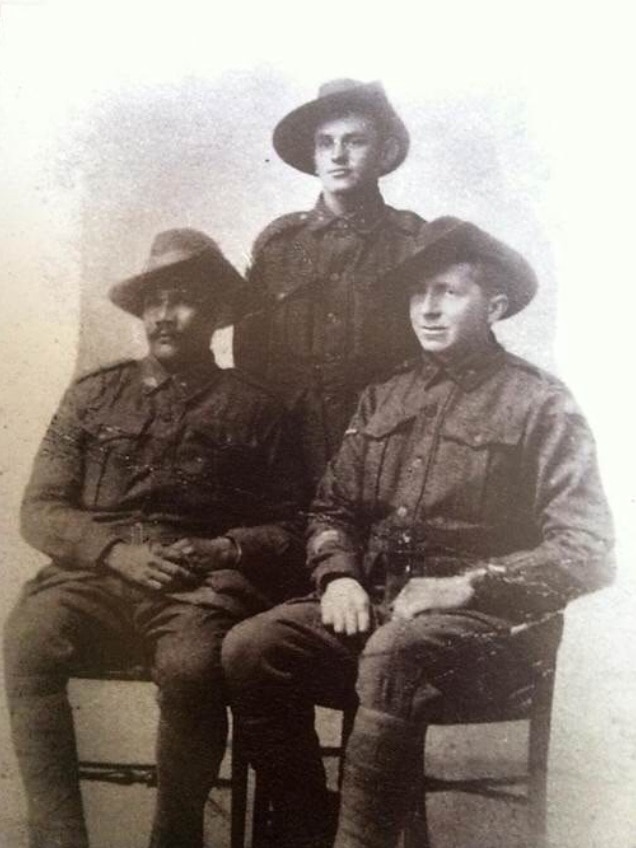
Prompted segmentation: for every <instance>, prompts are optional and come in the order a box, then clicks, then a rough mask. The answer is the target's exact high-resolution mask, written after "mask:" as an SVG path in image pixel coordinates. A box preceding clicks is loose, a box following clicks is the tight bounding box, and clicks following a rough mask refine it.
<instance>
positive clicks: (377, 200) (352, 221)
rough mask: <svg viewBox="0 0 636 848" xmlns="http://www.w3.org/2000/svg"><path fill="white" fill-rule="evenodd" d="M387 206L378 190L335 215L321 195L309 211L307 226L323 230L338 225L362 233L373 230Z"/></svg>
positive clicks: (314, 229)
mask: <svg viewBox="0 0 636 848" xmlns="http://www.w3.org/2000/svg"><path fill="white" fill-rule="evenodd" d="M386 210H387V206H386V204H385V202H384V200H383V199H382V195H381V194H380V192H379V190H376V191H375V192H373V193H372V194H371V195H370V196H369V197H366V198H365V199H364V201H362V202H361V203H360V205H359V206H357V207H356V208H355V209H354V210H353V211H351V212H347V214H346V215H336V214H335V212H332V211H331V209H329V207H328V206H327V204H326V203H325V199H324V197H323V196H322V195H320V197H319V198H318V202H317V203H316V205H315V206H314V208H313V209H312V210H311V212H309V216H308V228H309V230H311V231H312V232H317V231H320V230H325V229H327V228H328V227H339V228H341V229H352V230H355V231H356V232H357V233H360V234H362V235H364V234H365V233H370V232H371V231H372V230H374V229H375V228H376V227H377V226H378V224H379V223H380V221H381V220H382V219H383V218H384V216H385V214H386Z"/></svg>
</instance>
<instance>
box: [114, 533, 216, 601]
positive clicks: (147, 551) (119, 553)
mask: <svg viewBox="0 0 636 848" xmlns="http://www.w3.org/2000/svg"><path fill="white" fill-rule="evenodd" d="M104 564H105V565H106V566H107V567H108V568H110V569H111V570H112V571H115V572H116V573H117V574H119V575H120V576H121V577H123V578H124V580H128V581H130V582H131V583H136V584H137V585H138V586H143V587H144V589H154V591H156V592H171V591H178V590H179V589H183V588H184V587H185V586H189V585H192V583H193V582H196V583H198V582H199V578H197V577H195V576H194V575H193V574H192V573H191V572H190V571H188V569H187V568H184V567H183V566H182V565H178V564H177V563H175V562H171V561H170V560H169V559H165V558H164V557H162V556H161V555H160V553H159V552H158V551H157V552H155V549H154V548H153V546H152V545H151V544H144V545H127V544H125V543H124V542H118V543H117V544H116V545H113V547H112V548H111V549H110V551H109V552H108V553H107V555H106V557H105V558H104Z"/></svg>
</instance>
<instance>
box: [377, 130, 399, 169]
mask: <svg viewBox="0 0 636 848" xmlns="http://www.w3.org/2000/svg"><path fill="white" fill-rule="evenodd" d="M399 153H400V143H399V141H398V140H397V138H395V136H392V135H389V136H387V137H386V138H385V139H384V141H383V142H382V151H381V153H380V167H381V169H382V170H383V171H388V170H390V168H391V165H392V164H393V163H394V162H395V160H396V159H397V157H398V155H399Z"/></svg>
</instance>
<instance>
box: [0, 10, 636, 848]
mask: <svg viewBox="0 0 636 848" xmlns="http://www.w3.org/2000/svg"><path fill="white" fill-rule="evenodd" d="M630 23H631V21H630V19H629V14H628V5H627V4H624V5H623V4H618V3H604V4H596V3H595V4H585V3H577V4H575V3H561V4H556V3H554V4H552V5H549V4H547V3H545V4H544V3H533V4H526V3H518V2H508V3H499V2H481V3H473V4H471V3H468V2H466V3H448V4H446V5H444V6H443V7H442V6H441V4H439V3H427V2H413V3H410V2H402V1H401V0H398V2H393V3H391V4H377V6H372V4H370V3H361V2H349V3H336V2H332V0H329V2H326V0H325V2H322V3H293V4H292V3H285V2H269V3H261V4H258V5H257V4H255V3H254V4H251V3H244V2H240V3H226V4H213V3H209V4H208V3H193V2H182V3H179V4H178V5H176V4H175V5H173V4H162V3H157V2H155V3H153V4H149V3H134V2H129V3H125V4H124V3H122V4H119V3H108V4H106V3H91V2H84V3H81V4H80V3H63V2H49V3H47V2H2V3H0V126H1V136H0V152H1V155H2V168H1V170H0V188H1V192H2V193H1V197H2V200H3V204H2V210H3V215H2V225H1V230H0V242H1V245H2V253H1V254H0V257H1V259H0V282H1V287H0V327H1V335H0V340H1V341H0V344H1V346H2V347H1V351H2V356H1V357H0V375H1V378H2V395H1V401H0V402H1V408H2V421H1V427H2V430H1V431H0V432H1V436H2V444H1V449H2V454H1V456H0V472H1V474H0V486H1V487H2V501H1V505H0V521H1V527H0V553H1V555H2V574H3V578H2V589H3V591H2V600H1V601H0V607H1V609H0V614H2V616H3V617H4V613H5V612H6V610H7V609H8V608H9V605H10V604H11V603H12V602H13V600H14V598H15V596H16V593H17V591H18V589H19V586H20V584H21V583H22V582H23V581H24V579H26V578H27V576H29V575H30V574H32V573H33V572H34V570H35V569H36V567H37V565H38V564H39V563H40V562H41V561H42V560H41V558H40V557H39V556H38V555H36V554H34V553H33V552H31V551H30V550H29V549H28V548H27V547H26V546H25V545H24V544H23V543H22V542H21V541H20V539H19V535H18V530H17V509H18V504H19V498H20V495H21V491H22V489H23V486H24V483H25V480H26V476H27V474H28V471H29V467H30V462H31V459H32V456H33V453H34V451H35V449H36V447H37V444H38V441H39V439H40V438H41V435H42V432H43V429H44V427H45V426H46V423H47V421H48V419H49V418H50V415H51V414H52V412H53V410H54V408H55V406H56V404H57V402H58V400H59V397H60V395H61V393H62V391H63V390H64V388H65V386H66V385H67V383H68V381H69V380H70V379H71V377H72V375H73V373H75V372H76V371H77V370H79V371H84V370H86V369H89V368H93V367H96V366H98V365H99V364H101V363H105V362H108V361H110V360H113V359H118V358H122V357H127V356H131V355H133V356H134V355H138V354H139V353H140V352H142V351H143V340H142V338H141V336H140V333H139V327H137V326H135V323H134V321H133V320H132V319H130V318H129V317H128V316H126V315H125V314H123V313H118V312H117V310H116V309H115V308H114V307H113V306H111V305H110V304H109V303H108V302H107V300H106V298H105V294H106V291H107V288H108V286H109V284H110V283H112V282H114V281H115V280H117V279H120V278H122V277H124V276H128V275H129V274H132V273H134V272H136V271H138V270H140V269H141V267H142V265H143V263H144V262H145V259H146V256H147V253H148V250H149V247H150V242H151V239H152V237H153V236H154V234H155V233H156V232H157V231H159V230H161V229H164V228H168V227H172V226H193V227H197V228H200V229H202V230H204V231H206V232H208V233H209V234H210V235H212V236H213V237H214V238H215V239H217V241H218V242H219V243H220V244H221V246H222V248H223V249H224V251H225V252H226V254H227V256H228V257H229V258H230V259H231V260H232V261H233V262H234V263H235V264H236V265H237V267H239V268H240V269H241V270H242V269H244V268H245V266H246V265H247V263H248V261H249V252H250V246H251V243H252V241H253V239H254V238H255V236H256V235H257V233H258V232H259V230H260V229H261V228H262V227H263V226H265V225H266V224H267V223H268V222H269V221H270V220H271V219H272V218H274V217H275V216H277V215H279V214H283V213H285V212H288V211H293V210H296V209H303V208H309V207H311V205H312V204H313V203H314V202H315V199H316V194H317V184H316V182H315V180H314V179H313V178H311V177H308V176H305V175H302V174H300V173H297V172H295V171H293V170H292V169H290V168H289V167H288V166H286V165H285V164H284V163H282V162H281V161H280V160H279V159H278V158H277V156H276V154H275V152H274V151H273V149H272V146H271V132H272V129H273V127H274V125H275V123H276V122H277V121H278V120H279V119H280V118H281V117H282V116H283V115H284V114H286V113H287V112H288V111H289V110H290V109H292V108H294V107H295V106H297V105H299V104H300V103H301V102H303V101H305V100H308V99H310V98H313V97H314V96H315V94H316V92H317V88H318V85H319V84H320V83H321V82H323V81H325V80H327V79H330V78H334V77H341V76H351V77H355V78H358V79H362V80H371V79H381V80H382V81H383V83H384V85H385V87H386V89H387V92H388V94H389V97H390V98H391V100H392V101H393V103H394V105H395V106H396V108H397V109H398V110H399V112H400V113H401V115H402V117H403V119H404V121H405V123H406V124H407V126H408V127H409V129H410V131H411V142H412V147H411V153H410V155H409V157H408V159H407V161H406V163H405V164H404V165H403V166H402V167H401V168H400V169H399V170H398V171H397V172H395V174H393V175H391V176H389V177H387V178H386V179H384V180H383V181H382V190H383V193H384V195H385V197H386V199H387V201H388V202H389V203H391V204H392V205H394V206H397V207H399V208H409V209H413V210H415V211H417V212H419V213H420V214H421V215H423V216H424V217H426V218H429V219H430V218H434V217H436V216H438V215H441V214H453V215H457V216H459V217H463V218H469V219H471V220H473V221H474V222H475V223H477V224H479V225H480V226H482V227H484V228H486V229H488V230H489V231H491V232H492V233H494V234H495V235H497V236H500V237H501V238H503V239H505V240H506V241H508V242H509V243H510V244H511V245H513V246H514V247H516V248H517V249H519V250H520V251H522V252H523V253H524V254H525V255H526V256H527V258H528V259H529V260H530V261H531V263H532V264H533V265H534V267H535V268H536V270H537V272H538V275H539V278H540V280H541V290H540V294H539V296H538V297H537V299H536V301H535V302H534V303H533V304H532V305H531V306H530V307H529V309H528V310H527V311H526V312H524V313H523V314H522V315H521V316H518V317H516V318H514V319H512V320H510V321H507V322H503V323H502V324H501V325H500V327H499V328H498V335H499V337H500V339H502V341H503V342H504V343H505V344H506V345H507V346H508V347H509V348H510V349H512V350H513V351H514V352H516V353H519V354H521V355H522V356H525V357H527V358H529V359H531V360H533V361H534V362H536V363H538V364H539V365H542V366H544V367H548V368H549V369H551V370H555V371H556V372H557V373H558V374H559V375H560V376H561V377H563V378H564V379H565V380H566V382H567V383H568V384H569V385H570V386H571V387H572V389H573V390H574V393H575V395H576V396H577V398H578V400H579V402H580V404H581V405H582V407H583V409H584V411H585V413H586V415H587V417H588V418H589V420H590V422H591V424H592V426H593V429H594V431H595V433H596V436H597V440H598V446H599V454H600V458H601V467H602V471H603V477H604V480H605V484H606V488H607V491H608V495H609V497H610V501H611V504H612V507H613V509H614V513H615V517H616V524H617V533H618V539H619V544H618V554H619V569H620V571H619V580H618V583H617V585H616V586H615V587H613V588H612V589H611V590H608V591H606V592H604V593H602V594H600V595H598V596H596V597H591V598H588V599H585V600H583V601H580V602H578V603H577V604H576V605H575V606H574V607H573V608H572V611H571V613H570V615H569V617H568V630H567V633H566V639H565V642H564V647H563V651H562V655H561V661H560V666H559V684H558V691H557V714H556V715H557V720H556V725H555V738H554V748H553V757H552V766H551V768H552V771H551V773H552V775H553V781H552V784H551V786H552V789H551V800H552V807H551V809H552V823H553V833H554V834H555V835H554V839H555V840H556V841H555V842H554V844H555V846H557V848H569V846H572V848H573V846H575V845H576V846H578V848H582V846H588V845H589V846H603V847H604V846H608V848H610V846H611V848H634V845H635V844H636V842H634V839H633V834H634V833H636V828H635V827H634V819H633V816H634V810H633V802H632V800H631V799H632V797H633V796H634V790H636V781H635V778H634V760H635V758H636V749H635V745H634V736H635V733H634V729H633V726H632V721H631V715H632V712H633V706H634V702H635V701H636V697H635V687H636V683H635V682H634V666H633V659H632V655H633V653H634V651H633V643H634V637H635V636H636V627H635V625H634V618H635V616H634V612H635V609H634V602H633V599H634V577H633V570H634V566H633V563H634V555H635V554H636V550H635V549H636V544H635V542H634V532H633V527H634V524H635V519H636V508H635V487H634V482H633V471H634V463H633V461H632V458H633V441H634V437H633V434H632V431H633V420H634V415H633V411H632V406H633V403H632V382H633V378H632V374H631V367H630V366H632V363H633V353H632V337H633V335H634V329H633V328H634V305H635V300H634V285H635V283H636V280H635V279H634V258H633V257H634V254H633V247H632V245H633V242H634V234H633V213H632V210H631V204H632V202H633V201H632V198H633V183H632V179H631V178H632V162H631V159H632V156H633V149H634V138H633V127H632V126H631V122H630V117H629V116H630V108H631V91H630V90H629V80H630V79H631V76H633V74H632V75H630V73H629V71H630V67H629V63H628V59H629V52H630V45H629V36H628V34H629V32H630V31H631V27H630ZM632 70H633V69H632ZM230 344H231V333H228V332H226V333H224V334H223V335H222V336H221V337H220V338H218V339H217V340H215V349H216V350H217V352H218V354H219V357H220V359H221V362H222V363H223V364H229V363H230V361H231V355H230ZM0 758H2V764H6V769H7V770H8V771H9V772H11V770H13V769H14V764H13V760H12V755H11V753H10V750H9V746H8V742H7V734H6V721H5V717H4V714H0ZM559 777H563V778H564V780H561V781H560V780H559ZM565 778H567V780H566V779H565ZM568 781H569V782H568ZM564 810H565V811H567V812H568V815H567V816H565V817H564V816H563V815H562V813H563V811H564Z"/></svg>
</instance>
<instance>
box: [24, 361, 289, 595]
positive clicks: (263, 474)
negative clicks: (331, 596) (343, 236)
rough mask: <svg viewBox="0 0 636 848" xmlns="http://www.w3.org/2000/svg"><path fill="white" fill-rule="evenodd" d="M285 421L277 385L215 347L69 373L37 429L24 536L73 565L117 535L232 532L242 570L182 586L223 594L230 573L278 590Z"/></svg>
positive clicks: (284, 544) (284, 554)
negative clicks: (175, 366)
mask: <svg viewBox="0 0 636 848" xmlns="http://www.w3.org/2000/svg"><path fill="white" fill-rule="evenodd" d="M287 426H288V425H287V422H286V417H285V411H284V409H283V407H282V405H280V404H279V402H278V401H276V400H275V399H274V398H273V396H272V395H270V394H269V393H268V392H267V391H266V390H264V389H263V388H261V387H260V386H259V385H258V384H256V383H255V382H254V381H253V380H252V379H250V378H247V377H246V376H244V375H242V374H241V373H240V372H238V371H234V370H223V369H220V368H218V367H217V366H216V364H215V363H214V361H213V360H212V358H210V359H209V360H208V361H205V362H203V363H200V364H199V365H197V366H195V367H193V368H191V369H189V370H188V371H186V372H184V373H181V374H177V375H175V376H170V375H168V374H167V373H166V372H165V371H164V370H163V368H162V367H161V366H160V365H159V364H158V363H157V362H156V361H155V360H153V359H152V358H146V359H144V360H141V361H139V362H137V361H131V362H126V363H122V364H119V365H115V366H113V367H111V368H106V369H102V370H101V371H99V372H97V373H95V374H92V375H89V376H87V377H84V378H82V379H80V380H79V381H78V382H76V383H75V384H74V385H73V386H72V387H71V389H70V390H69V391H68V393H67V395H66V397H65V398H64V400H63V402H62V404H61V406H60V408H59V410H58V412H57V413H56V415H55V417H54V420H53V422H52V424H51V426H50V428H49V430H48V432H47V434H46V436H45V438H44V440H43V443H42V446H41V448H40V451H39V453H38V456H37V458H36V460H35V463H34V467H33V474H32V477H31V480H30V482H29V485H28V487H27V490H26V493H25V497H24V502H23V507H22V529H23V533H24V536H25V538H26V539H27V541H28V542H30V543H31V544H32V545H33V546H34V547H35V548H38V549H39V550H41V551H42V552H43V553H46V554H48V555H49V556H50V557H52V559H53V561H54V563H56V569H55V570H56V571H58V572H59V570H60V569H62V570H64V571H67V572H68V573H69V576H74V577H77V575H78V573H79V572H81V571H87V570H88V571H91V570H95V569H100V567H101V562H102V560H103V557H104V555H105V554H106V553H107V551H108V550H109V549H110V547H112V545H113V544H114V543H115V542H117V541H123V542H134V541H137V542H143V541H160V542H164V543H167V544H169V543H171V542H173V541H176V540H177V539H179V538H184V537H187V536H201V537H205V538H214V537H216V536H220V535H225V536H229V537H230V538H233V539H234V540H235V541H236V542H237V543H238V546H239V547H240V549H241V562H240V566H241V573H240V574H237V573H235V572H232V571H228V572H225V571H224V572H214V573H213V574H211V575H209V577H208V578H207V581H206V584H207V588H205V589H204V588H202V589H195V590H193V591H191V592H183V593H180V598H181V599H182V600H188V601H191V602H195V603H196V602H203V601H204V599H205V598H208V599H210V600H215V601H219V602H220V603H223V604H228V603H231V600H230V599H228V598H224V597H223V591H224V588H225V587H226V584H227V586H228V587H231V588H232V590H233V592H236V590H237V588H238V586H239V585H240V589H241V591H242V592H244V593H246V595H251V596H253V598H254V599H255V598H256V596H257V595H261V602H262V601H263V600H264V596H267V595H269V597H270V601H271V600H275V599H277V598H281V597H282V596H284V595H286V594H289V593H290V591H291V589H290V587H289V586H288V587H287V588H285V586H284V585H283V583H282V582H281V576H282V574H283V573H287V576H288V577H290V578H291V570H290V569H287V572H285V568H287V566H288V564H289V562H288V560H289V555H290V552H291V550H292V548H293V546H294V543H295V544H296V553H298V550H299V544H298V541H299V540H298V536H297V529H298V528H297V527H296V526H295V521H296V515H297V511H298V503H299V492H300V490H301V488H302V484H301V480H300V471H299V465H298V464H297V463H296V462H295V460H294V454H293V451H292V450H290V449H289V432H288V431H287ZM295 534H296V535H295ZM275 561H278V562H277V564H278V566H279V567H280V568H281V569H282V571H280V573H277V571H276V568H273V567H272V566H273V565H274V562H275ZM260 572H262V574H261V573H260ZM59 579H61V577H60V575H59V574H58V575H57V577H56V580H58V581H59ZM296 588H297V585H296ZM215 590H216V591H219V592H220V593H221V595H220V597H219V598H214V596H213V592H214V591H215ZM263 593H264V594H263Z"/></svg>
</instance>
